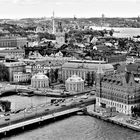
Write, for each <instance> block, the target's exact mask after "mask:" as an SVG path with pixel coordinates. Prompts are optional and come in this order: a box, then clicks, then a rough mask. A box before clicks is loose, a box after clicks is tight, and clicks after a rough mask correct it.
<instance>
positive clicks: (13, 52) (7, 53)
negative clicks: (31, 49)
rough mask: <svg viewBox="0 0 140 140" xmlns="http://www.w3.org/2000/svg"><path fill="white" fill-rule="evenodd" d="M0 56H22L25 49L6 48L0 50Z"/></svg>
mask: <svg viewBox="0 0 140 140" xmlns="http://www.w3.org/2000/svg"><path fill="white" fill-rule="evenodd" d="M0 56H5V58H15V59H18V58H24V56H25V50H23V49H10V50H9V49H8V50H0Z"/></svg>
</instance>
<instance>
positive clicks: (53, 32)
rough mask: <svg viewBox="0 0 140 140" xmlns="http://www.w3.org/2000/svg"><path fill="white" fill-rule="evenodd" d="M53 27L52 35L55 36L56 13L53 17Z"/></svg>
mask: <svg viewBox="0 0 140 140" xmlns="http://www.w3.org/2000/svg"><path fill="white" fill-rule="evenodd" d="M52 25H53V27H52V28H53V29H52V34H55V17H54V11H53V16H52Z"/></svg>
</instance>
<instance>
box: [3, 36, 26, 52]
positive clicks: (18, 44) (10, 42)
mask: <svg viewBox="0 0 140 140" xmlns="http://www.w3.org/2000/svg"><path fill="white" fill-rule="evenodd" d="M26 45H27V38H23V37H0V48H1V49H3V48H9V49H13V48H22V47H24V46H26Z"/></svg>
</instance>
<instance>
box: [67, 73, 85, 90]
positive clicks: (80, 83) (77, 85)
mask: <svg viewBox="0 0 140 140" xmlns="http://www.w3.org/2000/svg"><path fill="white" fill-rule="evenodd" d="M65 87H66V90H67V91H69V92H82V91H84V80H83V79H82V78H81V77H79V76H77V75H72V76H71V77H69V78H68V79H67V80H66V82H65Z"/></svg>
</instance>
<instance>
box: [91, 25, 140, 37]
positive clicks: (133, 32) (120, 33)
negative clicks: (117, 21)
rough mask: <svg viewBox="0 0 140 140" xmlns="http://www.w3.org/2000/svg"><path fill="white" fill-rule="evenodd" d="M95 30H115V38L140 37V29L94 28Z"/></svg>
mask: <svg viewBox="0 0 140 140" xmlns="http://www.w3.org/2000/svg"><path fill="white" fill-rule="evenodd" d="M92 28H93V29H95V30H103V29H107V30H111V29H113V30H114V31H117V32H114V34H113V36H114V37H133V36H137V35H140V28H117V27H92Z"/></svg>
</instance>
